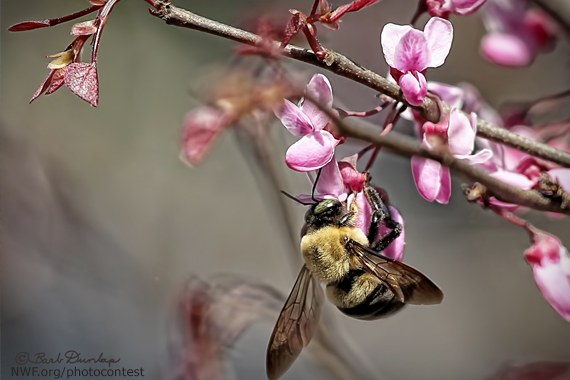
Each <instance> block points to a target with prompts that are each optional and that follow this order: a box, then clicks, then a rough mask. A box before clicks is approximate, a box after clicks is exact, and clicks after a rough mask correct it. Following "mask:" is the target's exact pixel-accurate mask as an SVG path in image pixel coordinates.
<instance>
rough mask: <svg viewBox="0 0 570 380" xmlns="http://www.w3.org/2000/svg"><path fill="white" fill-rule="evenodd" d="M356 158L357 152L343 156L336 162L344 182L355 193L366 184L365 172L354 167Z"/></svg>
mask: <svg viewBox="0 0 570 380" xmlns="http://www.w3.org/2000/svg"><path fill="white" fill-rule="evenodd" d="M357 159H358V154H353V155H352V156H349V157H345V158H343V159H342V160H340V161H339V163H338V166H339V168H340V173H341V175H342V180H343V182H344V184H345V185H346V186H347V187H348V188H349V189H350V190H351V191H352V192H355V193H359V192H361V191H362V189H364V185H366V174H364V173H361V172H359V171H358V170H357V169H356V163H357Z"/></svg>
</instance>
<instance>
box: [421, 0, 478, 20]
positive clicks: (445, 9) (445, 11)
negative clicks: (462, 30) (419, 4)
mask: <svg viewBox="0 0 570 380" xmlns="http://www.w3.org/2000/svg"><path fill="white" fill-rule="evenodd" d="M422 1H423V2H424V3H425V6H426V7H427V9H428V12H429V14H430V16H437V17H444V18H448V17H449V15H450V14H452V13H453V14H457V15H461V16H466V15H470V14H471V13H473V12H475V11H476V10H477V9H479V7H481V5H483V4H485V1H486V0H422Z"/></svg>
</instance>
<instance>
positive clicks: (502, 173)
mask: <svg viewBox="0 0 570 380" xmlns="http://www.w3.org/2000/svg"><path fill="white" fill-rule="evenodd" d="M490 176H492V177H495V178H498V179H500V180H501V181H503V182H506V183H508V184H509V185H512V186H516V187H518V188H520V189H523V190H528V189H530V188H531V187H532V186H534V182H533V181H531V180H530V179H528V177H527V176H525V175H522V174H519V173H515V172H511V171H507V170H501V169H499V170H497V171H496V172H494V173H490Z"/></svg>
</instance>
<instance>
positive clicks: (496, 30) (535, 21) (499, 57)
mask: <svg viewBox="0 0 570 380" xmlns="http://www.w3.org/2000/svg"><path fill="white" fill-rule="evenodd" d="M483 9H484V17H483V21H484V23H485V27H486V29H487V31H488V34H487V35H486V36H485V37H484V38H483V40H482V41H481V52H482V54H483V56H484V57H485V58H487V59H488V60H489V61H491V62H493V63H496V64H499V65H503V66H508V67H521V66H527V65H529V64H531V63H532V61H533V60H534V58H535V57H536V56H537V55H538V53H540V52H542V51H546V50H549V49H550V48H551V47H552V45H553V42H554V40H555V34H556V30H555V27H554V24H553V22H552V20H551V19H550V18H549V17H548V16H547V15H546V14H545V13H543V12H542V11H540V10H538V9H528V4H527V2H526V1H524V0H489V2H488V3H487V5H486V6H485V7H484V8H483Z"/></svg>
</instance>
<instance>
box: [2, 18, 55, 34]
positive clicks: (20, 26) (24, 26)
mask: <svg viewBox="0 0 570 380" xmlns="http://www.w3.org/2000/svg"><path fill="white" fill-rule="evenodd" d="M48 26H51V23H50V20H43V21H24V22H20V23H17V24H14V25H12V26H10V27H9V28H8V30H9V31H10V32H23V31H26V30H33V29H39V28H47V27H48Z"/></svg>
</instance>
